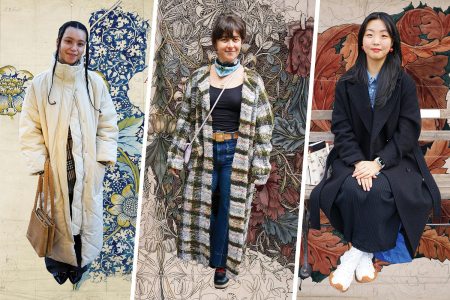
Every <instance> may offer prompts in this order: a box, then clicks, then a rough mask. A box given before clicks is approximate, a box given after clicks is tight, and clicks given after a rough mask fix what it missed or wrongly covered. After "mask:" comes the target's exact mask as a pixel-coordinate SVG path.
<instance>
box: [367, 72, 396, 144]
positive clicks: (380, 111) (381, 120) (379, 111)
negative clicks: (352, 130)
mask: <svg viewBox="0 0 450 300" xmlns="http://www.w3.org/2000/svg"><path fill="white" fill-rule="evenodd" d="M399 84H400V80H399V81H397V87H396V88H395V89H394V92H393V94H392V95H391V98H389V100H388V101H387V102H386V104H385V105H384V106H383V107H381V108H375V110H374V114H373V115H374V116H373V125H372V133H371V137H372V140H373V139H374V138H376V137H377V136H378V133H379V132H380V130H381V129H382V128H383V126H384V124H386V121H387V120H388V118H389V116H390V115H391V113H392V110H393V109H394V107H395V104H396V102H397V101H398V99H399V95H400V90H401V89H400V87H399Z"/></svg>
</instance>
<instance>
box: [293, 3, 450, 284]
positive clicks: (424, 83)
mask: <svg viewBox="0 0 450 300" xmlns="http://www.w3.org/2000/svg"><path fill="white" fill-rule="evenodd" d="M444 9H445V8H444ZM444 9H442V8H439V7H434V8H431V7H428V6H427V5H425V4H420V5H418V6H417V7H414V6H412V5H409V6H407V7H405V8H404V10H403V11H400V12H399V13H397V14H393V15H392V17H393V18H394V20H395V21H396V25H397V28H398V30H399V32H400V37H401V41H402V44H401V48H402V55H403V62H402V63H403V67H404V68H405V70H406V72H407V73H408V74H410V75H411V76H412V77H413V79H414V80H415V81H416V83H417V93H418V96H419V101H420V107H421V108H442V109H445V108H447V107H448V103H447V99H448V94H449V89H450V77H449V72H450V64H449V57H450V8H447V9H446V10H445V11H444ZM358 30H359V24H345V25H339V26H333V27H330V28H328V29H327V30H325V31H324V32H322V33H321V34H319V36H318V45H317V63H316V71H315V75H314V97H313V103H312V109H316V110H317V109H319V110H320V109H332V105H333V101H334V89H335V86H336V82H337V80H338V79H339V77H340V76H341V75H342V74H343V73H344V72H345V71H346V70H348V69H349V68H350V67H351V66H352V65H353V63H354V62H355V60H356V47H357V34H358ZM422 129H423V130H449V129H450V128H449V124H448V120H446V119H435V120H433V119H431V120H430V119H427V120H423V121H422ZM329 130H330V122H329V121H313V122H312V124H311V131H329ZM422 149H423V151H424V154H425V159H426V161H427V165H428V167H429V169H430V171H431V173H433V174H446V173H449V171H448V164H446V163H447V160H448V158H449V157H450V149H449V141H435V142H433V143H427V144H423V145H422ZM441 222H442V223H449V222H450V200H443V201H442V217H441ZM321 223H322V224H325V223H329V222H328V220H327V219H326V217H325V215H323V214H321ZM449 237H450V229H449V227H426V228H425V231H424V233H423V236H422V238H421V241H420V244H419V247H418V250H417V252H416V258H417V257H427V258H430V259H437V260H439V261H441V262H443V261H444V260H446V259H450V240H449ZM307 242H308V262H309V264H311V266H312V271H313V273H312V278H313V280H314V281H321V280H322V279H324V278H326V277H327V276H328V275H329V274H330V272H331V271H332V270H333V269H335V268H336V265H337V261H338V258H339V257H340V256H341V255H342V254H343V253H344V252H345V251H346V250H347V249H348V245H347V244H346V242H345V241H344V240H342V238H341V235H340V234H339V233H338V232H337V231H335V230H334V229H333V228H332V227H322V229H321V231H317V230H310V231H309V235H308V241H307ZM301 261H302V262H303V247H302V251H301ZM385 264H386V263H385V262H382V261H377V262H376V265H377V268H378V269H381V268H382V266H383V265H385Z"/></svg>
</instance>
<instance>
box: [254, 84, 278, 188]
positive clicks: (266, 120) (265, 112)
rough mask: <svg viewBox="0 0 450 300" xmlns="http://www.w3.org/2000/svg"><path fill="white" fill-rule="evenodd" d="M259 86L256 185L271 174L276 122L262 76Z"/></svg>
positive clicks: (265, 180) (256, 132)
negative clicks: (271, 154) (271, 155)
mask: <svg viewBox="0 0 450 300" xmlns="http://www.w3.org/2000/svg"><path fill="white" fill-rule="evenodd" d="M258 77H259V76H258ZM258 86H259V89H260V92H259V99H258V104H257V108H256V128H255V142H254V147H255V149H254V154H253V160H252V176H253V178H254V184H255V185H263V184H265V183H266V182H267V180H268V179H269V176H270V169H271V165H270V152H271V151H272V144H271V142H270V140H271V139H272V131H273V126H274V122H273V114H272V108H271V105H270V102H269V97H268V95H267V92H266V90H265V88H264V82H263V80H262V79H261V78H260V77H259V78H258Z"/></svg>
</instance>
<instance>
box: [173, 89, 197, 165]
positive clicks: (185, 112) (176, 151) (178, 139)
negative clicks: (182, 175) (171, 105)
mask: <svg viewBox="0 0 450 300" xmlns="http://www.w3.org/2000/svg"><path fill="white" fill-rule="evenodd" d="M191 85H192V81H191V80H189V81H188V84H187V86H186V92H185V93H184V98H183V101H182V102H181V108H180V110H179V112H178V121H177V127H176V130H175V134H174V136H173V140H172V144H171V145H170V147H169V152H168V154H167V168H169V169H170V168H171V169H177V170H182V169H183V163H184V149H185V147H186V144H187V143H188V142H189V136H190V134H191V133H192V131H193V128H194V126H193V122H194V119H193V117H192V114H193V113H194V111H193V109H195V108H193V107H192V106H191V100H192V99H191Z"/></svg>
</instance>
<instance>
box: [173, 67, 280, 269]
mask: <svg viewBox="0 0 450 300" xmlns="http://www.w3.org/2000/svg"><path fill="white" fill-rule="evenodd" d="M209 71H210V67H209V66H205V67H202V68H200V69H198V70H196V71H195V72H194V73H193V75H192V77H191V79H190V81H189V82H188V84H187V88H186V92H185V97H184V100H183V102H182V105H181V109H180V111H179V115H178V118H179V119H178V122H177V128H176V132H175V136H174V138H173V141H172V145H171V147H170V148H169V153H168V161H167V165H168V168H173V169H178V170H182V169H183V155H184V149H185V145H186V143H187V142H189V139H190V138H192V137H193V135H194V132H195V131H196V129H198V128H199V127H200V126H201V124H202V122H203V121H204V120H205V118H206V116H207V115H208V112H209V110H210V99H209V87H210V84H209V76H210V75H209V74H210V73H209ZM272 130H273V115H272V110H271V106H270V103H269V99H268V96H267V93H266V91H265V89H264V82H263V80H262V79H261V77H260V76H259V75H258V74H257V73H256V72H255V71H252V70H250V69H248V68H245V70H244V85H243V87H242V104H241V114H240V125H239V138H238V140H237V145H236V152H235V155H234V159H233V164H232V172H231V194H230V212H229V233H228V240H229V243H228V257H227V262H226V268H227V269H228V270H229V271H230V272H231V273H232V274H235V275H237V274H238V272H239V265H240V263H241V261H242V255H243V251H244V245H245V240H246V236H247V228H248V221H249V218H250V210H251V203H252V199H253V194H254V190H255V184H256V185H263V184H265V183H266V182H267V179H268V178H269V175H270V168H271V166H270V162H269V159H270V152H271V150H272V145H271V143H270V140H271V137H272ZM212 132H213V131H212V117H211V116H210V117H209V118H208V121H207V122H206V124H205V126H204V127H203V128H202V131H201V133H200V134H199V135H198V136H197V138H196V139H195V141H194V142H193V145H192V154H191V159H190V161H189V164H188V166H187V167H188V169H189V174H188V176H187V179H186V181H185V187H184V192H183V209H182V214H181V215H182V220H181V222H180V224H179V227H178V242H177V250H178V256H179V257H180V258H181V259H185V260H196V261H197V262H199V263H202V264H204V265H205V266H207V265H208V262H209V257H210V253H209V249H210V248H209V227H210V215H211V196H212V191H211V184H212V173H213V140H212ZM224 238H225V237H224Z"/></svg>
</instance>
